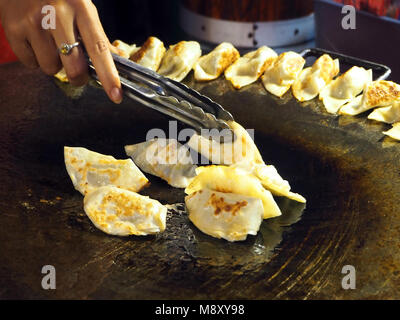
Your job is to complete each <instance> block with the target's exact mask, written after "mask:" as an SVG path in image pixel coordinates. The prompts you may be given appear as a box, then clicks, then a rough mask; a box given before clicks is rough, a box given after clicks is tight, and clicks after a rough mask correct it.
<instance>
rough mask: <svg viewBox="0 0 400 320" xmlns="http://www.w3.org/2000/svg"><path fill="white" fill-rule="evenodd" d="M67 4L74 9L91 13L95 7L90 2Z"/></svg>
mask: <svg viewBox="0 0 400 320" xmlns="http://www.w3.org/2000/svg"><path fill="white" fill-rule="evenodd" d="M69 4H70V5H71V6H73V7H74V8H78V9H81V10H86V11H92V10H94V9H96V6H95V5H94V4H93V2H92V1H90V0H69Z"/></svg>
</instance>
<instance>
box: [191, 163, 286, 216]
mask: <svg viewBox="0 0 400 320" xmlns="http://www.w3.org/2000/svg"><path fill="white" fill-rule="evenodd" d="M196 173H197V176H196V177H195V178H194V179H193V180H192V182H191V183H190V184H189V186H188V187H187V188H186V189H185V192H186V194H192V193H193V192H196V191H199V190H202V189H211V190H214V191H218V192H223V193H234V194H240V195H244V196H249V197H254V198H258V199H261V200H262V203H263V208H264V214H263V218H264V219H268V218H273V217H277V216H280V215H281V210H280V209H279V207H278V205H277V204H276V202H275V200H274V198H273V197H272V194H271V192H269V191H268V190H266V189H265V188H264V187H263V186H262V184H261V182H260V180H259V179H257V178H256V177H255V176H254V175H252V174H249V173H248V172H246V171H245V170H242V169H239V168H233V167H227V166H214V165H212V166H207V167H198V168H197V169H196Z"/></svg>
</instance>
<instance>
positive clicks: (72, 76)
mask: <svg viewBox="0 0 400 320" xmlns="http://www.w3.org/2000/svg"><path fill="white" fill-rule="evenodd" d="M66 73H67V76H68V79H69V80H70V81H71V82H74V81H79V80H80V79H82V77H83V76H84V75H85V74H86V73H87V67H86V66H85V65H83V64H73V65H72V66H71V67H69V68H68V69H66Z"/></svg>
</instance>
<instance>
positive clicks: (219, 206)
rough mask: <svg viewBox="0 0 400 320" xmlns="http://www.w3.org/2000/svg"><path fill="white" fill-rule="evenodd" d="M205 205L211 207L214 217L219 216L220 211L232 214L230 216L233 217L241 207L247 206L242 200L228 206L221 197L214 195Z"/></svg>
mask: <svg viewBox="0 0 400 320" xmlns="http://www.w3.org/2000/svg"><path fill="white" fill-rule="evenodd" d="M207 204H209V205H211V206H212V207H213V208H214V214H215V215H216V216H217V215H219V214H220V213H221V212H222V211H225V212H228V213H232V215H233V216H234V215H235V214H236V213H237V212H238V211H239V210H240V209H241V208H242V207H245V206H247V204H248V202H247V201H246V200H244V201H238V202H236V203H234V204H229V203H226V202H225V199H224V198H223V197H218V196H217V195H216V194H215V193H212V194H211V196H210V199H209V200H208V203H207Z"/></svg>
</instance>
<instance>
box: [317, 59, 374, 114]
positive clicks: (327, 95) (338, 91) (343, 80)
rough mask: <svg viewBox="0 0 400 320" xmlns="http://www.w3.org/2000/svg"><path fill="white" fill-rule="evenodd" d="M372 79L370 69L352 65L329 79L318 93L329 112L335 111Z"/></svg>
mask: <svg viewBox="0 0 400 320" xmlns="http://www.w3.org/2000/svg"><path fill="white" fill-rule="evenodd" d="M371 81H372V70H365V69H364V68H360V67H352V68H351V69H349V70H347V71H346V72H345V73H344V74H342V75H341V76H339V77H337V78H336V79H335V80H333V81H331V82H330V83H329V84H328V85H327V86H326V87H325V88H324V89H322V91H321V93H320V94H319V99H320V100H322V101H323V103H324V106H325V108H326V110H327V111H328V112H329V113H337V111H338V110H339V109H340V107H341V106H343V105H344V104H345V103H347V102H349V101H351V100H352V99H354V98H355V97H356V96H357V95H358V94H360V93H361V91H363V89H364V86H365V85H366V84H367V83H368V82H371Z"/></svg>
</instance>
